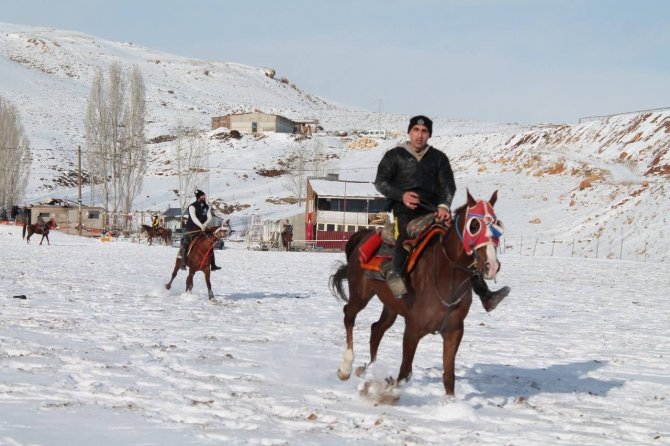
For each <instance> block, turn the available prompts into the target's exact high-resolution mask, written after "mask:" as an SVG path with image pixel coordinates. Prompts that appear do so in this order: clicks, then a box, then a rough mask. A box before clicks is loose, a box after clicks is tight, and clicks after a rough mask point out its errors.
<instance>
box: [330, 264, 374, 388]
mask: <svg viewBox="0 0 670 446" xmlns="http://www.w3.org/2000/svg"><path fill="white" fill-rule="evenodd" d="M363 279H364V278H362V277H361V278H360V280H363ZM353 281H355V279H354V280H353ZM365 291H367V292H365ZM372 296H373V294H372V291H371V290H365V289H364V291H363V292H361V290H358V289H356V287H355V286H354V285H352V279H351V278H350V279H349V302H348V303H347V304H346V305H345V306H344V308H343V309H342V311H344V328H345V330H346V333H347V346H346V349H345V351H344V358H342V363H341V364H340V366H339V368H338V369H337V377H338V378H340V379H341V380H343V381H344V380H347V379H349V377H350V376H351V370H352V367H353V363H354V325H355V324H356V316H357V315H358V313H359V312H360V311H361V310H362V309H363V308H365V307H366V305H367V304H368V302H370V299H371V298H372Z"/></svg>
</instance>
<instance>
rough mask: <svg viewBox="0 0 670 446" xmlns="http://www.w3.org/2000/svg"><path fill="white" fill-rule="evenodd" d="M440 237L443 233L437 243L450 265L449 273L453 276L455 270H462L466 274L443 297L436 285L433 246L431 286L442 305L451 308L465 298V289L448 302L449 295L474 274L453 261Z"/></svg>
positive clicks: (454, 292)
mask: <svg viewBox="0 0 670 446" xmlns="http://www.w3.org/2000/svg"><path fill="white" fill-rule="evenodd" d="M456 231H457V232H458V227H457V228H456ZM442 237H443V235H442V234H440V238H439V242H438V244H439V245H440V247H441V248H442V253H443V254H444V256H445V258H446V259H447V262H448V263H449V266H450V267H451V275H452V278H453V275H454V272H455V271H456V270H460V271H461V272H464V273H466V274H467V275H468V277H467V278H466V279H463V280H462V281H461V282H460V283H459V284H458V286H457V287H455V288H454V291H452V292H451V293H450V295H449V296H448V297H447V298H446V299H445V298H444V297H442V294H441V293H440V290H439V289H438V287H437V245H435V246H434V248H433V287H434V288H435V293H437V296H438V297H439V298H440V302H442V305H444V306H445V307H446V308H453V307H455V306H457V305H459V304H460V303H461V302H462V301H463V299H464V298H465V296H466V294H467V292H466V291H467V290H464V291H463V293H462V294H461V297H459V298H458V299H456V300H454V301H453V302H449V299H450V298H451V296H454V295H457V293H456V291H457V290H459V289H461V288H462V287H463V285H465V284H466V283H467V282H469V281H470V278H471V277H472V276H474V275H475V273H474V272H473V271H472V270H471V269H469V268H465V267H463V266H461V265H459V264H458V263H456V262H454V261H453V260H452V259H451V257H449V254H448V253H447V250H446V249H445V248H444V245H443V244H442Z"/></svg>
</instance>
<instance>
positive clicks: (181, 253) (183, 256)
mask: <svg viewBox="0 0 670 446" xmlns="http://www.w3.org/2000/svg"><path fill="white" fill-rule="evenodd" d="M177 258H178V259H180V260H181V265H180V266H179V269H183V270H186V246H185V245H181V246H180V247H179V253H178V254H177Z"/></svg>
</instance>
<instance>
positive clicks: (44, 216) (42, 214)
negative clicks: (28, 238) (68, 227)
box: [37, 212, 51, 221]
mask: <svg viewBox="0 0 670 446" xmlns="http://www.w3.org/2000/svg"><path fill="white" fill-rule="evenodd" d="M50 218H51V214H50V213H49V212H40V215H38V216H37V219H38V220H44V221H47V220H49V219H50Z"/></svg>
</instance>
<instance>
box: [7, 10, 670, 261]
mask: <svg viewBox="0 0 670 446" xmlns="http://www.w3.org/2000/svg"><path fill="white" fill-rule="evenodd" d="M112 61H118V62H120V63H121V64H122V65H124V66H125V67H130V66H131V65H133V64H137V65H138V66H139V67H140V69H141V70H142V73H143V75H144V77H145V83H146V89H147V92H146V96H147V109H148V123H147V139H148V140H150V141H152V142H151V143H150V144H149V151H150V154H151V165H150V168H149V172H148V173H147V176H146V178H145V185H144V189H143V191H142V193H141V195H140V196H139V197H138V199H137V200H136V202H135V207H136V208H137V209H138V210H149V209H150V210H162V209H165V208H166V207H167V206H169V205H173V206H174V205H176V196H175V194H174V189H175V188H176V177H175V174H176V170H175V164H174V157H175V150H174V142H171V141H164V142H156V141H161V140H162V139H161V138H163V137H168V138H166V139H169V136H170V135H173V134H174V127H175V124H176V122H177V120H178V119H181V120H182V121H183V122H184V123H185V124H187V125H195V126H196V127H197V128H199V129H200V131H201V134H202V138H203V139H204V140H205V141H206V142H207V145H208V153H209V156H208V158H207V160H206V165H203V166H202V167H203V168H204V169H205V170H207V171H208V175H207V178H206V184H203V188H205V189H207V190H208V192H209V194H210V197H211V198H212V200H213V201H215V202H216V203H217V205H218V207H219V209H225V210H226V211H227V212H232V214H231V217H232V218H233V220H234V221H235V220H238V221H242V220H243V219H244V218H246V217H248V216H249V215H250V214H252V213H256V214H261V215H263V216H265V217H268V218H279V217H282V216H285V215H291V214H295V213H298V212H301V210H302V208H301V207H300V206H298V205H295V204H290V202H291V193H290V192H289V191H288V188H287V181H286V177H285V175H277V176H269V175H267V171H268V170H270V171H271V170H274V169H276V170H281V167H282V166H283V164H284V163H285V161H286V158H287V156H289V154H290V152H291V151H293V150H294V149H295V148H296V147H297V146H299V145H300V144H302V145H303V146H304V145H307V146H313V145H315V144H316V145H318V146H319V150H320V151H321V153H322V155H323V157H324V158H327V159H328V162H327V163H326V164H327V170H328V171H331V172H336V173H338V174H339V175H340V177H341V178H345V179H352V180H367V181H371V180H372V179H373V178H374V174H375V169H376V165H377V163H378V162H379V160H380V159H381V156H382V155H383V153H384V151H385V150H387V149H388V148H390V147H393V146H394V145H395V144H396V143H397V142H398V141H399V140H401V139H402V138H403V137H404V134H405V132H406V123H407V120H408V116H401V115H391V114H385V113H381V114H379V113H374V112H370V111H367V110H363V109H360V108H355V107H349V106H346V105H342V104H337V103H335V102H332V101H329V100H327V99H323V98H320V97H318V96H316V95H314V94H311V93H308V92H304V91H302V90H301V89H300V87H299V86H297V85H293V84H292V83H291V82H290V81H289V82H288V83H284V82H281V81H280V80H277V79H278V78H280V77H282V76H283V73H278V74H277V76H276V78H275V79H271V78H269V77H267V76H266V75H265V72H264V69H263V68H260V67H250V66H246V65H241V64H236V63H230V62H216V61H201V60H194V59H190V58H187V57H181V56H176V55H171V54H167V53H164V52H160V51H154V50H151V49H147V48H142V47H139V46H137V45H134V44H132V43H129V42H110V41H105V40H101V39H97V38H95V37H92V36H88V35H85V34H81V33H77V32H71V31H62V30H56V29H48V28H32V27H27V26H18V25H10V24H2V23H0V77H1V78H2V80H3V81H2V84H1V85H0V95H2V96H3V97H6V98H7V99H9V100H11V101H12V102H14V103H15V104H16V105H17V107H18V108H19V110H20V112H21V118H22V122H23V124H24V127H25V128H26V131H27V133H28V135H29V137H30V139H31V144H32V149H33V165H32V177H31V181H30V185H29V190H28V196H27V197H26V202H27V203H30V202H33V201H35V200H40V199H43V198H45V197H47V196H57V197H64V198H74V197H75V196H76V190H75V189H74V187H73V186H74V185H75V178H76V167H75V166H76V147H77V146H78V145H82V146H85V141H84V137H83V136H84V125H83V116H84V111H85V108H86V101H87V97H88V92H89V88H90V83H91V80H92V77H93V74H94V72H95V69H96V68H102V69H105V68H106V67H107V66H108V65H109V63H111V62H112ZM255 109H260V110H262V111H265V112H269V113H278V114H282V115H285V116H288V117H291V118H295V119H302V118H315V119H318V120H319V121H320V123H321V125H322V126H323V127H324V128H325V129H326V130H327V131H346V132H348V134H349V136H346V137H335V136H329V135H325V134H324V135H318V136H317V135H315V136H314V137H313V138H312V139H311V140H307V141H306V142H303V143H299V142H297V141H295V139H294V138H293V137H292V136H291V135H283V134H270V135H261V136H259V137H250V136H244V137H243V138H242V139H240V140H235V139H230V138H222V137H221V135H220V134H219V133H218V132H212V131H209V126H210V119H211V117H212V116H218V115H221V114H225V113H231V112H238V111H250V110H255ZM376 128H382V129H385V130H387V131H388V132H389V134H390V135H392V138H391V139H389V140H386V141H375V142H373V143H372V144H371V147H366V144H358V143H359V142H360V141H359V140H358V138H357V137H356V136H355V132H353V133H352V130H355V129H376ZM433 136H434V137H433V139H432V140H431V143H432V144H433V145H434V146H435V147H438V148H439V149H441V150H444V151H445V152H446V153H447V154H448V155H449V157H450V159H451V161H452V165H453V167H454V170H455V172H456V177H457V185H458V187H459V191H458V193H457V197H456V200H455V204H460V203H461V202H462V201H463V200H464V195H463V194H464V191H465V190H466V188H469V189H470V190H472V191H473V193H474V194H475V195H478V196H479V195H481V196H484V195H489V194H490V193H491V192H492V191H493V190H494V189H496V188H497V189H500V201H499V204H498V209H499V213H500V215H501V217H502V218H503V219H504V220H505V221H506V223H507V231H506V238H507V240H506V244H505V246H504V247H503V250H507V251H508V252H510V253H514V252H518V253H524V254H526V253H527V251H528V250H529V249H532V251H533V252H534V253H536V254H538V255H539V254H547V255H549V253H554V250H555V251H556V252H557V253H558V254H560V255H572V254H575V253H577V254H579V255H585V256H593V255H596V254H597V255H598V256H600V257H604V256H608V257H612V258H616V257H619V256H620V252H624V253H627V254H628V255H629V256H632V258H636V259H643V258H651V259H657V260H658V259H661V260H663V259H665V258H666V257H665V256H666V254H665V253H666V252H667V251H669V250H670V241H667V240H666V238H664V237H662V236H661V234H662V233H663V230H664V228H665V227H666V226H667V216H666V214H667V209H670V198H669V191H668V177H669V176H670V167H669V166H670V155H669V151H668V147H669V146H670V112H654V113H642V114H632V115H620V116H614V117H611V118H609V119H603V120H594V121H590V122H585V123H582V124H579V125H538V126H520V125H514V124H496V123H479V122H471V121H456V120H450V119H446V118H441V117H436V118H435V125H434V135H433ZM375 144H376V145H375ZM84 199H85V201H87V200H89V195H88V191H85V197H84ZM89 201H90V200H89ZM622 241H625V242H624V243H622ZM533 244H534V245H535V246H533ZM622 257H625V255H622Z"/></svg>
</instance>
